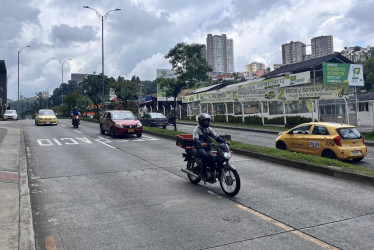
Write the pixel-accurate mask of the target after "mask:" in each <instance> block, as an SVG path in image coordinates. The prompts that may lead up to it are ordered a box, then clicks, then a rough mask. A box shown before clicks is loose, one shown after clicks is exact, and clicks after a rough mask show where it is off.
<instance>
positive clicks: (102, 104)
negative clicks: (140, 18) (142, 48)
mask: <svg viewBox="0 0 374 250" xmlns="http://www.w3.org/2000/svg"><path fill="white" fill-rule="evenodd" d="M83 8H86V9H91V10H93V11H95V12H96V15H97V16H98V17H99V19H100V20H101V73H102V86H103V93H102V98H101V106H102V107H103V106H104V20H105V19H106V18H107V17H108V15H109V13H110V12H112V11H120V10H121V9H114V10H110V11H108V12H107V13H106V14H105V15H101V14H100V13H99V12H98V11H97V10H95V9H94V8H91V7H89V6H83Z"/></svg>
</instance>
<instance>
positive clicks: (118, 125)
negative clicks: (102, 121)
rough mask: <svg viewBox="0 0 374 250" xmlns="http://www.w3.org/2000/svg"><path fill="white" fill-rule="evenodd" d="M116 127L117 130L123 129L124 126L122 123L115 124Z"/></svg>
mask: <svg viewBox="0 0 374 250" xmlns="http://www.w3.org/2000/svg"><path fill="white" fill-rule="evenodd" d="M114 126H116V127H117V128H123V125H122V124H121V123H114Z"/></svg>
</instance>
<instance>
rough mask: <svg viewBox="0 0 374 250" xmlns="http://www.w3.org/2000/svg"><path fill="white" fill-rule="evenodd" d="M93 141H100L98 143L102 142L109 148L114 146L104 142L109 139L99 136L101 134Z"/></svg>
mask: <svg viewBox="0 0 374 250" xmlns="http://www.w3.org/2000/svg"><path fill="white" fill-rule="evenodd" d="M95 141H97V142H100V143H102V144H104V145H105V146H108V147H110V148H115V147H113V146H110V145H108V144H106V142H111V141H109V140H108V139H105V138H103V137H101V136H99V139H95ZM104 141H105V142H104Z"/></svg>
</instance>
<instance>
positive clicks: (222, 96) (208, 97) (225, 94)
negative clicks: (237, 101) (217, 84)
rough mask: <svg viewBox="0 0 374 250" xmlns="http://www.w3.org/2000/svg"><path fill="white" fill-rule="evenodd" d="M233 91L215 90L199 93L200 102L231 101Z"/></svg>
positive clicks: (232, 99)
mask: <svg viewBox="0 0 374 250" xmlns="http://www.w3.org/2000/svg"><path fill="white" fill-rule="evenodd" d="M233 94H234V92H233V91H222V92H220V91H215V92H207V93H204V94H200V102H201V103H219V102H233V101H234V96H233Z"/></svg>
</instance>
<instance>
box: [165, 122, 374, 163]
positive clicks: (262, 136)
mask: <svg viewBox="0 0 374 250" xmlns="http://www.w3.org/2000/svg"><path fill="white" fill-rule="evenodd" d="M195 126H196V125H189V124H177V129H178V130H179V131H185V132H189V133H192V131H193V130H194V128H195ZM167 129H169V130H174V126H170V125H169V126H167ZM214 130H215V131H216V133H218V134H220V135H225V134H229V135H231V138H232V139H233V140H235V141H239V142H243V143H246V144H251V145H258V146H264V147H271V148H275V145H274V141H275V139H276V138H277V134H276V133H274V134H267V133H259V132H251V131H242V130H233V129H224V128H214ZM367 148H368V154H367V156H366V157H365V158H364V159H363V160H362V161H361V162H353V161H348V162H349V163H351V164H354V165H356V166H360V167H364V168H369V169H373V170H374V147H373V146H367Z"/></svg>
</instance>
